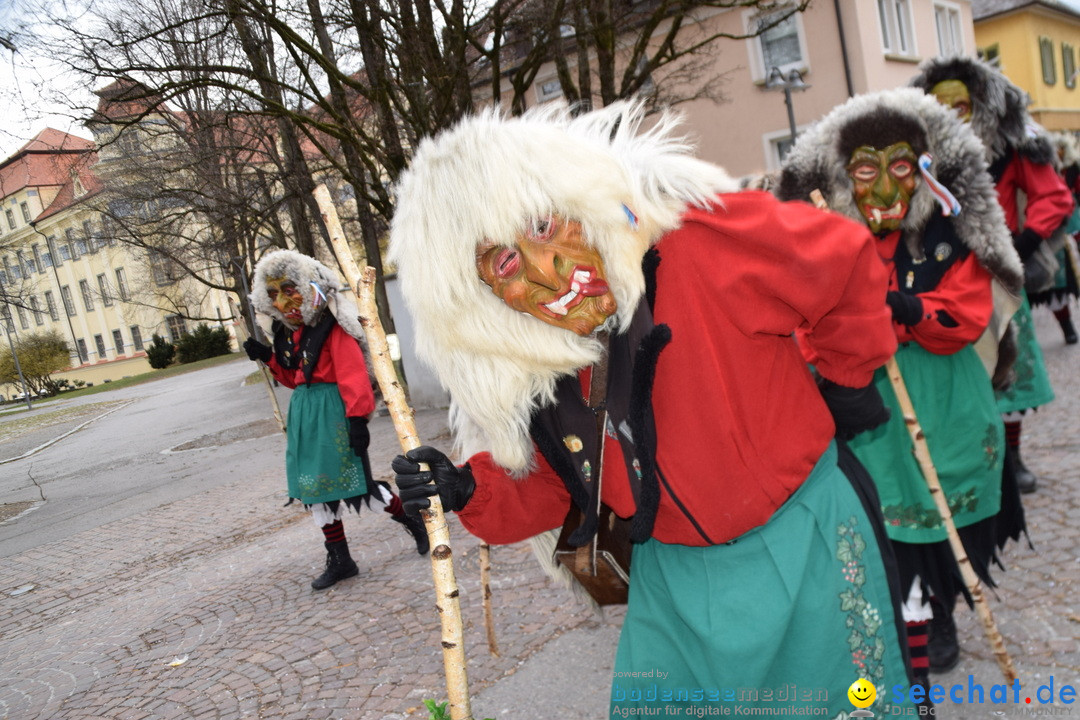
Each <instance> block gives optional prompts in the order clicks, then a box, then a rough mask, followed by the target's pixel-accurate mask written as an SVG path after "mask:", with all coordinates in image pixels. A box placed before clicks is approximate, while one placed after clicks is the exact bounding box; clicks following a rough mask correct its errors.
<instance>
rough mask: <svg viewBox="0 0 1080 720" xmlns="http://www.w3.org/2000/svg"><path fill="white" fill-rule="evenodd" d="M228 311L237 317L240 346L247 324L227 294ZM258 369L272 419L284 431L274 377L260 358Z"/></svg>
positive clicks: (253, 320)
mask: <svg viewBox="0 0 1080 720" xmlns="http://www.w3.org/2000/svg"><path fill="white" fill-rule="evenodd" d="M229 312H231V313H232V316H233V317H234V318H236V319H237V321H236V334H237V336H238V337H237V339H238V340H239V341H240V345H241V346H242V345H243V344H244V342H245V341H246V340H247V339H248V332H247V326H246V325H244V318H243V317H242V316H241V315H240V312H239V310H237V307H236V301H235V300H233V299H232V296H229ZM251 324H252V327H255V318H251ZM257 364H258V366H259V370H262V376H263V380H265V381H266V392H267V393H269V395H270V404H271V406H273V408H274V419H275V420H277V424H278V427H279V428H281V432H282V433H284V432H285V420H284V418H282V416H281V405H279V404H278V399H277V394H275V393H274V379H273V378H272V377H270V368H268V367H266V363H264V362H262V361H261V360H260V361H259V362H258V363H257Z"/></svg>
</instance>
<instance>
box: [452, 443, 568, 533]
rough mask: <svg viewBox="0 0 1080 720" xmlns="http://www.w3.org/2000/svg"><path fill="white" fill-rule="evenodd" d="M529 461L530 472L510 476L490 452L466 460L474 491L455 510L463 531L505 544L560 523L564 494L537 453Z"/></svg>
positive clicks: (564, 509)
mask: <svg viewBox="0 0 1080 720" xmlns="http://www.w3.org/2000/svg"><path fill="white" fill-rule="evenodd" d="M535 459H536V466H537V467H536V470H534V471H533V472H532V473H530V474H529V475H527V476H526V477H524V478H521V479H515V478H513V477H511V476H510V475H509V474H508V473H507V472H506V470H504V469H503V468H502V467H500V466H499V465H498V464H496V462H495V461H494V460H493V459H492V458H491V454H490V453H486V452H484V453H477V454H476V455H473V456H472V457H471V458H469V466H470V467H471V468H472V474H473V479H474V480H476V490H475V491H474V492H473V496H472V497H471V498H470V499H469V502H468V504H466V505H465V508H464V509H463V510H461V511H460V512H459V513H458V514H457V515H458V518H459V519H460V520H461V524H462V525H464V526H465V529H466V530H468V531H469V532H471V533H472V534H473V535H475V536H477V537H478V538H480V539H481V540H483V541H484V542H488V543H491V544H493V545H506V544H509V543H515V542H521V541H522V540H527V539H528V538H531V537H532V536H533V535H538V534H539V533H542V532H545V531H547V530H553V529H555V528H557V527H561V526H562V524H563V521H564V520H565V519H566V513H567V512H568V511H569V510H570V493H569V492H567V490H566V486H565V485H564V484H563V481H562V480H561V479H560V478H559V476H558V475H556V474H555V471H554V470H552V469H551V466H550V465H548V463H547V461H546V460H544V457H543V456H542V455H541V454H540V453H539V452H538V453H536V454H535Z"/></svg>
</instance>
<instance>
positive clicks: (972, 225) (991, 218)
mask: <svg viewBox="0 0 1080 720" xmlns="http://www.w3.org/2000/svg"><path fill="white" fill-rule="evenodd" d="M890 118H895V119H896V120H895V124H900V123H907V124H908V126H911V125H917V126H918V127H920V128H922V130H923V134H924V136H925V139H926V143H927V147H926V148H925V149H926V151H928V152H929V153H930V154H931V155H932V156H933V158H934V162H933V165H932V166H931V171H932V172H933V173H934V175H935V176H936V177H937V178H938V180H940V181H941V182H942V183H943V184H944V185H945V186H946V187H947V188H948V189H949V190H950V191H951V192H952V193H953V195H955V196H956V199H957V200H959V201H960V205H961V207H962V208H963V209H962V211H961V212H960V214H959V215H958V216H956V217H955V218H953V227H954V229H955V230H956V233H957V236H958V237H959V238H960V241H961V242H963V243H964V245H965V246H967V247H968V248H970V249H971V251H972V252H974V253H975V256H976V257H978V258H979V261H980V263H981V264H982V265H983V267H985V268H986V269H987V270H988V271H989V272H990V273H991V274H992V275H993V276H994V277H996V278H997V279H998V280H999V281H1000V282H1001V283H1002V284H1003V285H1004V286H1005V287H1006V288H1009V289H1010V290H1012V291H1014V292H1015V291H1018V290H1019V288H1020V287H1021V286H1022V284H1023V270H1022V269H1021V265H1020V259H1019V257H1017V255H1016V251H1015V250H1014V249H1013V245H1012V235H1011V234H1010V233H1009V230H1008V227H1006V225H1005V217H1004V214H1003V213H1002V210H1001V206H1000V205H999V204H998V200H997V191H996V190H995V189H994V183H993V179H992V178H991V177H990V175H989V173H988V172H987V171H986V160H985V158H984V153H983V147H982V143H980V142H979V140H978V138H977V137H975V135H974V133H972V131H971V129H970V128H969V127H968V126H967V125H965V124H964V123H962V122H960V120H959V119H958V118H957V117H956V116H955V115H954V114H953V113H952V111H950V110H949V109H947V108H946V107H944V106H943V105H941V104H939V103H938V102H937V100H935V99H934V97H933V96H931V95H926V94H924V93H923V92H922V91H921V90H917V89H914V88H902V89H899V90H888V91H885V92H878V93H871V94H867V95H858V96H856V97H853V98H851V99H850V100H848V101H847V102H846V103H844V104H843V105H841V106H839V107H837V108H834V109H833V110H832V112H830V113H829V114H828V115H826V116H825V117H824V118H823V119H822V120H820V121H819V122H818V123H817V124H815V125H814V126H813V127H811V128H810V129H808V130H806V131H805V132H804V133H802V134H801V135H800V136H799V139H798V142H797V143H796V145H795V147H794V148H792V150H791V152H790V153H789V154H788V156H787V158H786V160H785V162H784V168H783V170H782V173H781V177H780V184H779V187H778V188H777V190H776V194H777V196H778V197H780V198H781V199H782V200H806V199H808V198H809V195H810V192H811V191H812V190H814V189H819V190H821V192H822V194H823V195H824V196H825V199H826V201H827V202H828V204H829V207H830V208H831V209H832V210H834V211H836V212H839V213H841V214H843V215H846V216H847V217H849V218H851V219H853V220H856V221H858V222H860V223H864V224H865V220H864V219H863V218H862V216H861V215H860V213H859V210H858V207H857V206H856V204H855V196H854V187H853V185H852V182H851V178H850V177H848V174H847V169H846V166H847V163H848V160H849V157H843V156H842V151H841V150H840V148H841V146H842V145H843V144H844V141H845V138H847V137H849V136H850V133H851V132H852V128H854V127H858V128H859V132H860V133H861V135H862V136H863V137H866V136H867V134H868V133H869V134H870V135H871V136H872V135H873V133H874V132H875V128H880V129H881V130H880V131H881V132H882V133H883V134H887V132H888V130H889V125H890V124H891V123H890V122H889V119H890ZM871 123H874V124H871ZM934 212H941V208H940V206H939V205H938V203H937V201H936V199H935V198H934V196H933V194H932V193H931V191H930V189H929V188H928V187H927V185H926V183H925V182H923V181H920V183H919V185H918V187H917V188H916V190H915V193H914V196H913V197H912V200H911V207H910V208H909V210H908V214H907V216H906V217H905V218H904V222H903V224H902V225H901V228H902V229H903V230H904V233H905V242H907V244H908V247H909V248H911V249H912V250H913V251H914V250H915V249H916V248H917V247H918V242H917V239H918V237H919V236H921V233H922V230H923V228H924V227H925V226H926V223H927V221H928V220H929V218H930V214H931V213H934Z"/></svg>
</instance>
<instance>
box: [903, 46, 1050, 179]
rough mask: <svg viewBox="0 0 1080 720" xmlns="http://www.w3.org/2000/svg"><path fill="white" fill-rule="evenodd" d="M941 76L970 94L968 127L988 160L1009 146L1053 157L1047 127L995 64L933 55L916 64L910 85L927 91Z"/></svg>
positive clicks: (1034, 157) (1040, 159)
mask: <svg viewBox="0 0 1080 720" xmlns="http://www.w3.org/2000/svg"><path fill="white" fill-rule="evenodd" d="M943 80H959V81H960V82H962V83H964V85H966V86H967V89H968V93H969V94H970V95H971V106H972V107H971V128H972V129H973V130H974V131H975V134H976V135H977V136H978V137H979V139H980V140H982V142H983V145H985V146H986V153H987V157H986V159H987V162H990V163H993V162H994V161H995V160H997V159H998V158H1000V157H1001V156H1002V155H1004V154H1005V153H1007V152H1008V151H1009V150H1010V149H1014V150H1016V151H1017V152H1018V153H1020V154H1021V155H1023V156H1024V157H1026V158H1028V159H1030V160H1031V161H1033V162H1036V163H1040V164H1046V163H1052V162H1054V161H1055V160H1056V155H1055V153H1054V149H1053V146H1052V144H1051V142H1050V139H1049V138H1048V137H1047V134H1046V131H1045V130H1043V129H1042V128H1041V127H1040V126H1038V125H1037V124H1035V122H1034V121H1033V120H1032V119H1031V116H1030V115H1029V114H1028V111H1027V106H1028V105H1029V104H1030V103H1031V98H1030V97H1028V94H1027V93H1026V92H1024V91H1023V90H1021V89H1020V88H1018V87H1017V86H1016V85H1014V84H1012V83H1011V82H1009V79H1008V78H1006V77H1005V76H1004V75H1002V74H1001V71H999V70H998V69H997V68H995V67H993V66H991V65H989V64H988V63H986V62H984V61H982V60H978V59H976V58H971V57H964V56H959V55H957V56H953V57H936V58H930V59H929V60H925V61H924V62H923V63H922V64H921V65H919V74H918V75H916V76H915V77H913V78H912V79H911V82H910V83H909V84H910V85H911V86H912V87H917V88H920V89H922V90H923V91H924V92H927V93H929V92H930V89H931V88H932V87H934V86H935V85H937V84H938V83H939V82H941V81H943Z"/></svg>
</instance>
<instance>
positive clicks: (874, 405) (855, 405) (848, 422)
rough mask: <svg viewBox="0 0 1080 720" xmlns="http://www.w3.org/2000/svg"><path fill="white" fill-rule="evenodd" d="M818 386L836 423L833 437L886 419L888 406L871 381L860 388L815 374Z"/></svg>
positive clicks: (854, 432)
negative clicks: (840, 383) (837, 382)
mask: <svg viewBox="0 0 1080 720" xmlns="http://www.w3.org/2000/svg"><path fill="white" fill-rule="evenodd" d="M818 390H820V391H821V397H823V398H824V399H825V404H826V405H828V406H829V412H830V413H832V416H833V421H834V422H835V423H836V437H837V438H838V439H840V440H850V439H851V438H853V437H855V436H856V435H858V434H859V433H861V432H864V431H866V430H873V429H874V428H876V427H877V426H878V425H882V424H884V423H886V422H888V420H889V408H887V407H885V402H884V401H883V400H882V399H881V393H879V392H878V390H877V388H876V387H874V384H873V383H871V384H869V385H867V386H866V387H863V388H851V387H844V386H843V385H837V384H836V383H834V382H833V381H832V380H826V379H825V378H818Z"/></svg>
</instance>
